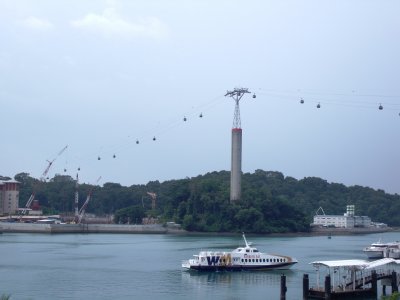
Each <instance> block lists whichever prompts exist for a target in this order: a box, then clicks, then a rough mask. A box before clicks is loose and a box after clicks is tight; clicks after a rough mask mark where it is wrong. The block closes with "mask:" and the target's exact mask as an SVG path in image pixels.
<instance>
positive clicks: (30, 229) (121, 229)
mask: <svg viewBox="0 0 400 300" xmlns="http://www.w3.org/2000/svg"><path fill="white" fill-rule="evenodd" d="M398 231H400V228H391V227H387V228H373V229H371V228H356V229H354V228H353V229H345V228H312V229H311V230H310V231H309V232H282V233H275V232H274V233H246V235H248V236H270V237H281V236H286V237H306V236H339V235H358V234H372V233H386V232H398ZM3 232H12V233H49V234H62V233H121V234H122V233H127V234H175V235H186V236H216V235H219V236H236V235H238V234H241V232H197V231H186V230H184V229H180V228H176V227H175V228H174V227H169V226H164V225H162V224H152V225H120V224H37V223H6V222H1V223H0V233H3Z"/></svg>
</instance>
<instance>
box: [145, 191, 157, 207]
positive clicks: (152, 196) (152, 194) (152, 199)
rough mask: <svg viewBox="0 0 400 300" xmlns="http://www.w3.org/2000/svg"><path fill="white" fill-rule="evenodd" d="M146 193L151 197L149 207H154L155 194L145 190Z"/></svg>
mask: <svg viewBox="0 0 400 300" xmlns="http://www.w3.org/2000/svg"><path fill="white" fill-rule="evenodd" d="M147 195H149V196H150V197H151V209H153V210H154V209H156V199H157V194H156V193H152V192H147Z"/></svg>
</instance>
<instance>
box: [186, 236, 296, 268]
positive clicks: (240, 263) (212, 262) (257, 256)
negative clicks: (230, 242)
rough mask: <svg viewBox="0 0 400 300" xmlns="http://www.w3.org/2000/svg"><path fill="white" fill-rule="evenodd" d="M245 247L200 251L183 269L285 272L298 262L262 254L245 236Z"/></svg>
mask: <svg viewBox="0 0 400 300" xmlns="http://www.w3.org/2000/svg"><path fill="white" fill-rule="evenodd" d="M243 239H244V242H245V247H239V248H236V249H235V250H232V251H230V252H220V251H200V253H199V254H196V255H193V258H191V259H189V260H186V261H183V262H182V267H183V268H185V269H188V270H197V271H225V270H226V271H242V270H255V271H256V270H257V271H261V270H284V269H289V268H291V267H292V266H293V265H294V264H296V263H297V262H298V261H297V259H295V258H292V257H289V256H284V255H277V254H268V253H262V252H259V251H258V250H257V248H254V247H252V246H251V243H248V242H247V240H246V237H245V235H244V234H243Z"/></svg>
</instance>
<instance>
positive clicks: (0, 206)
mask: <svg viewBox="0 0 400 300" xmlns="http://www.w3.org/2000/svg"><path fill="white" fill-rule="evenodd" d="M18 203H19V182H18V181H15V180H0V215H10V214H15V213H16V212H17V211H18Z"/></svg>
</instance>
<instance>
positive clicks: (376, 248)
mask: <svg viewBox="0 0 400 300" xmlns="http://www.w3.org/2000/svg"><path fill="white" fill-rule="evenodd" d="M396 250H400V242H390V243H382V242H381V240H379V241H378V242H376V243H372V244H371V245H370V246H368V247H365V248H364V249H363V252H364V253H365V254H366V255H367V257H368V258H369V259H380V258H383V257H390V256H391V255H390V253H392V254H393V253H395V252H396V253H398V252H399V251H396Z"/></svg>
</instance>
